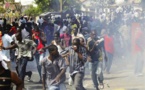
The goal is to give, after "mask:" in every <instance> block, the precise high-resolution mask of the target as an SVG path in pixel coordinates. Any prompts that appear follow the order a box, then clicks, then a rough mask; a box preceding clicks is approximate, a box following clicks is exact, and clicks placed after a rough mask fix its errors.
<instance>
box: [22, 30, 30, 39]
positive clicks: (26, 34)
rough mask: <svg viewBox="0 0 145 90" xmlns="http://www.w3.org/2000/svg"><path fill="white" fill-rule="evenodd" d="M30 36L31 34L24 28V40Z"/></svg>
mask: <svg viewBox="0 0 145 90" xmlns="http://www.w3.org/2000/svg"><path fill="white" fill-rule="evenodd" d="M28 36H29V32H27V31H26V29H25V28H24V29H23V30H22V38H23V39H26V38H27V37H28Z"/></svg>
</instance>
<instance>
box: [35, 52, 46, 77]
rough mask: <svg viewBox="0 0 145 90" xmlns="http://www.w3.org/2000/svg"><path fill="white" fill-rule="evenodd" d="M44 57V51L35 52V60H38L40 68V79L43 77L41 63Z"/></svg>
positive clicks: (38, 67)
mask: <svg viewBox="0 0 145 90" xmlns="http://www.w3.org/2000/svg"><path fill="white" fill-rule="evenodd" d="M43 57H44V53H42V54H39V53H36V54H35V60H36V64H37V70H38V73H39V76H40V79H41V65H40V60H42V59H43Z"/></svg>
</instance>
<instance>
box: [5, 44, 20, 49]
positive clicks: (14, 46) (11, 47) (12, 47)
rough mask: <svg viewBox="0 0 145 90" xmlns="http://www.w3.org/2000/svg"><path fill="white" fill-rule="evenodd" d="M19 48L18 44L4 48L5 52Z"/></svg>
mask: <svg viewBox="0 0 145 90" xmlns="http://www.w3.org/2000/svg"><path fill="white" fill-rule="evenodd" d="M16 47H17V45H16V44H13V45H11V46H9V47H3V49H4V50H9V49H14V48H16Z"/></svg>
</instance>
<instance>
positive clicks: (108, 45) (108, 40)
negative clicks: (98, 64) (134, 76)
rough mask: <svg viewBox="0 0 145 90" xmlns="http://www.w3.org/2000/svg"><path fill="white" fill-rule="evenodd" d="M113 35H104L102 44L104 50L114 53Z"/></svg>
mask: <svg viewBox="0 0 145 90" xmlns="http://www.w3.org/2000/svg"><path fill="white" fill-rule="evenodd" d="M113 43H114V42H113V37H110V36H108V35H105V36H104V45H105V50H106V52H109V53H111V54H113V53H114V44H113Z"/></svg>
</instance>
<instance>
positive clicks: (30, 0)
mask: <svg viewBox="0 0 145 90" xmlns="http://www.w3.org/2000/svg"><path fill="white" fill-rule="evenodd" d="M15 2H21V4H22V5H27V4H32V3H33V2H34V0H15Z"/></svg>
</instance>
